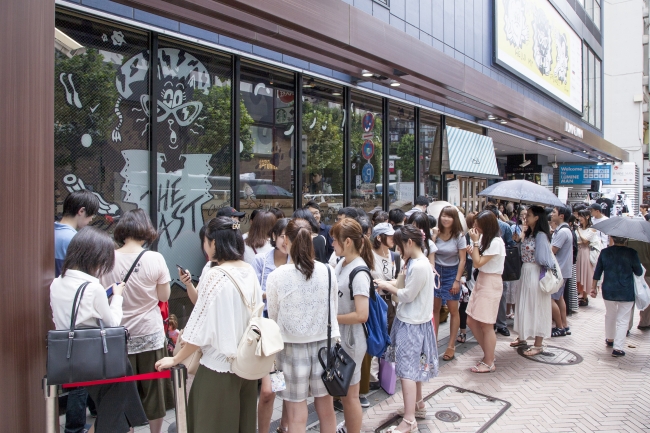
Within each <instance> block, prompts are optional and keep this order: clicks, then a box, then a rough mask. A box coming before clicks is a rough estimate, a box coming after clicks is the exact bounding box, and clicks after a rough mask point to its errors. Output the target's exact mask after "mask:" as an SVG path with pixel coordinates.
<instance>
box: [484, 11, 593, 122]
mask: <svg viewBox="0 0 650 433" xmlns="http://www.w3.org/2000/svg"><path fill="white" fill-rule="evenodd" d="M494 14H495V16H494V26H495V28H494V39H495V40H494V62H495V63H496V64H498V65H499V66H501V67H503V68H505V69H507V70H509V71H510V72H512V73H514V74H516V75H518V76H519V77H521V78H522V79H524V80H526V81H528V82H529V83H531V84H532V85H534V86H536V87H537V88H539V89H541V90H543V91H544V92H546V93H547V94H549V95H551V96H553V97H554V98H556V99H557V100H559V101H560V102H562V103H564V104H566V105H567V106H568V107H570V108H572V109H573V110H575V111H577V112H580V113H582V109H583V107H582V41H581V40H580V37H579V36H578V35H577V34H576V33H575V32H574V31H573V29H571V27H570V26H569V25H568V24H567V23H566V21H564V19H563V18H562V16H561V15H560V14H559V13H558V12H557V10H555V8H554V7H553V5H551V3H549V1H548V0H494Z"/></svg>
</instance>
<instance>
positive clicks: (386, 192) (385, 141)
mask: <svg viewBox="0 0 650 433" xmlns="http://www.w3.org/2000/svg"><path fill="white" fill-rule="evenodd" d="M381 106H382V110H381V111H382V114H381V118H382V122H381V136H382V137H381V141H382V143H381V148H382V154H381V164H382V167H381V173H382V179H381V184H382V187H381V188H382V194H381V199H382V207H383V208H384V210H385V211H386V212H388V211H389V210H390V189H389V186H390V182H389V178H388V176H389V174H390V173H389V170H388V162H389V161H390V158H389V156H390V155H389V151H390V148H389V142H390V121H389V119H390V102H389V100H388V98H382V100H381Z"/></svg>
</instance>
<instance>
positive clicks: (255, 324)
mask: <svg viewBox="0 0 650 433" xmlns="http://www.w3.org/2000/svg"><path fill="white" fill-rule="evenodd" d="M219 269H220V270H221V271H222V272H223V273H224V274H225V275H226V276H227V277H228V278H229V279H230V281H232V283H233V284H234V286H235V287H236V288H237V291H238V292H239V295H240V296H241V299H242V301H243V302H244V305H245V306H246V309H248V311H249V312H250V314H251V318H250V320H249V321H248V325H247V326H246V329H245V330H244V334H243V335H242V337H241V339H240V340H239V345H238V346H237V355H236V357H235V359H234V360H233V361H232V363H231V364H230V368H231V369H232V372H233V373H235V374H236V375H237V376H239V377H241V378H243V379H248V380H258V379H261V378H263V377H264V376H266V375H268V374H269V373H270V372H272V371H273V363H274V362H275V354H276V353H278V352H279V351H281V350H282V349H284V342H283V341H282V334H281V333H280V327H279V326H278V324H277V323H275V321H273V320H271V319H267V318H264V317H262V311H263V310H264V303H263V302H262V303H260V305H255V304H256V302H255V298H256V296H255V293H253V299H252V300H251V302H248V300H247V299H246V297H245V296H244V292H243V291H242V289H241V287H240V286H239V283H238V281H237V279H236V278H235V277H233V276H232V274H231V273H230V272H229V271H228V270H227V269H226V268H224V267H221V266H219ZM258 287H259V286H256V288H255V291H254V292H256V291H257V290H259V289H258Z"/></svg>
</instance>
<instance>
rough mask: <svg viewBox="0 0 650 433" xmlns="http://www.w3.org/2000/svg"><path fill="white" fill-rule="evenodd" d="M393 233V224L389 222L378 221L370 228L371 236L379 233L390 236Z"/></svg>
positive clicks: (374, 236)
mask: <svg viewBox="0 0 650 433" xmlns="http://www.w3.org/2000/svg"><path fill="white" fill-rule="evenodd" d="M394 234H395V230H394V229H393V226H392V225H390V224H389V223H379V224H377V225H376V226H374V227H373V228H372V237H373V238H376V237H377V236H379V235H388V236H392V235H394Z"/></svg>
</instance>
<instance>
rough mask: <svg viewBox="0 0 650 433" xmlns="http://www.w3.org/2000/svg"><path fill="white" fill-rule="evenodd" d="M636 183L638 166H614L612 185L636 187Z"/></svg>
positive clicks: (626, 164) (627, 164)
mask: <svg viewBox="0 0 650 433" xmlns="http://www.w3.org/2000/svg"><path fill="white" fill-rule="evenodd" d="M635 181H636V164H635V163H633V162H628V163H622V164H614V165H613V166H612V184H614V185H634V182H635Z"/></svg>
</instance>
